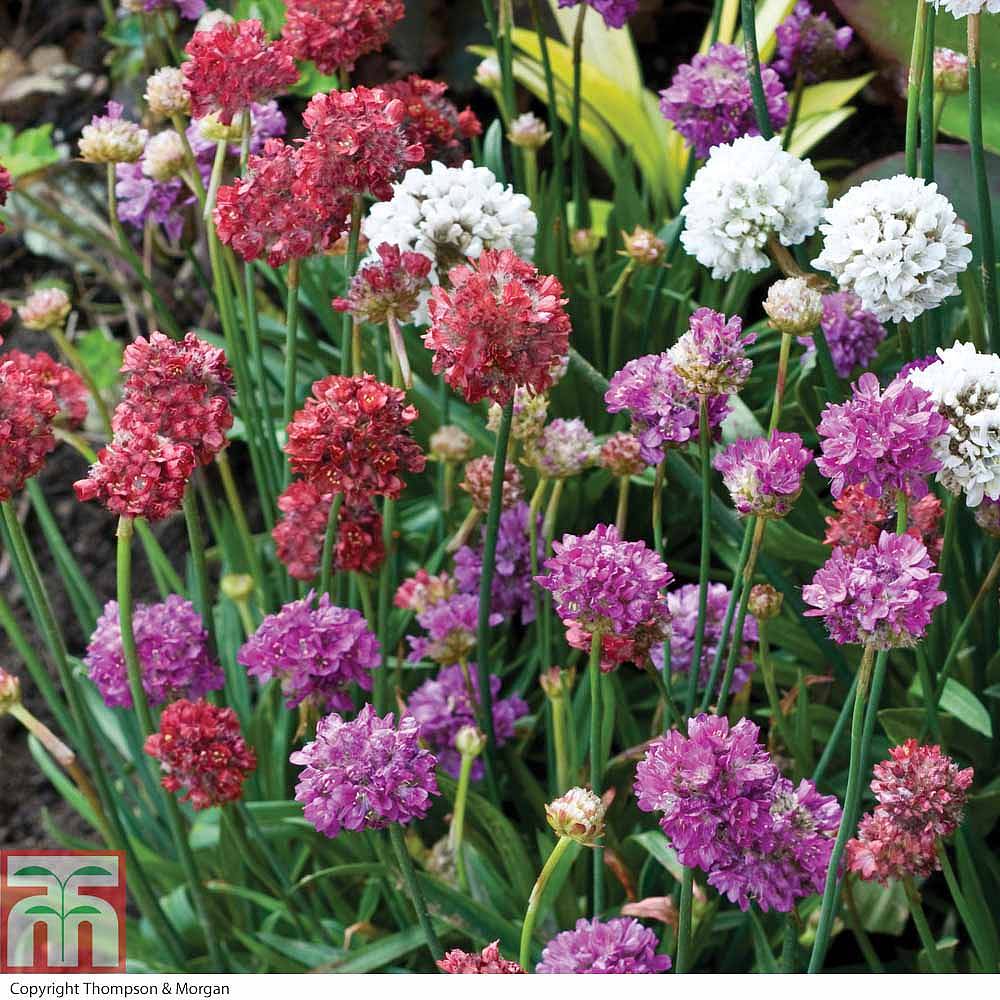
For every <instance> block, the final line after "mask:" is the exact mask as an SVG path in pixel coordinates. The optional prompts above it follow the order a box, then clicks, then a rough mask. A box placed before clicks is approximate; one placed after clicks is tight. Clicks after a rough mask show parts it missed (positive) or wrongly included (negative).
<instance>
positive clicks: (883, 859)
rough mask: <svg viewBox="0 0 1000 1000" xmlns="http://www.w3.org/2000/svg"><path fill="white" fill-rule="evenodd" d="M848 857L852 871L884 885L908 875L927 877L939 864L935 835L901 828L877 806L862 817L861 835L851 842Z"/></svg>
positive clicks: (848, 865) (859, 825) (866, 879)
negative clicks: (930, 835)
mask: <svg viewBox="0 0 1000 1000" xmlns="http://www.w3.org/2000/svg"><path fill="white" fill-rule="evenodd" d="M846 857H847V868H848V871H852V872H857V873H858V875H860V876H861V878H863V879H864V880H865V881H866V882H869V881H871V880H872V879H876V880H877V881H879V882H881V883H882V885H885V884H886V883H887V882H889V881H890V880H891V879H898V878H903V877H904V876H906V875H910V876H913V877H915V878H927V876H929V875H932V874H933V873H934V872H935V871H937V868H938V859H937V853H936V851H935V847H934V838H933V837H924V836H920V835H918V834H913V833H909V832H907V831H905V830H901V829H900V828H899V827H898V826H896V824H895V823H893V822H892V820H891V819H890V818H889V817H888V816H886V815H885V814H884V813H881V812H879V811H878V810H877V809H876V810H875V812H873V813H867V814H866V815H865V816H863V817H862V818H861V822H860V823H859V824H858V836H857V837H856V838H853V839H851V840H849V841H848V842H847V855H846Z"/></svg>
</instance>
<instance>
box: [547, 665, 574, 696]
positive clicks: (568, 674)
mask: <svg viewBox="0 0 1000 1000" xmlns="http://www.w3.org/2000/svg"><path fill="white" fill-rule="evenodd" d="M574 680H576V670H575V669H574V668H573V667H570V668H569V670H563V669H562V668H561V667H549V669H548V670H546V671H544V672H543V673H542V675H541V676H540V677H539V678H538V683H539V684H541V686H542V690H543V691H544V692H545V696H546V697H547V698H549V699H550V700H551V701H558V700H559V699H560V698H564V697H565V696H566V695H568V694H569V693H570V691H572V690H573V682H574Z"/></svg>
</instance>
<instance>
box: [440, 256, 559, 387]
mask: <svg viewBox="0 0 1000 1000" xmlns="http://www.w3.org/2000/svg"><path fill="white" fill-rule="evenodd" d="M448 277H449V279H450V282H451V285H452V287H451V288H450V289H446V288H444V287H442V286H438V287H436V288H435V289H434V290H433V292H432V296H433V297H432V298H431V302H430V315H431V328H430V330H429V331H428V332H427V333H426V334H424V343H425V344H426V345H427V347H428V348H430V349H431V350H432V351H434V363H433V369H434V372H435V373H441V372H444V376H445V379H446V381H447V382H448V384H449V385H451V386H452V387H453V388H455V389H458V390H460V391H461V392H462V393H463V395H464V396H465V398H466V400H467V401H468V402H470V403H476V402H478V401H479V400H481V399H486V398H489V399H492V400H493V401H494V402H495V403H499V404H500V405H501V406H503V405H504V404H506V403H508V402H509V401H510V400H511V399H513V397H514V390H515V389H517V388H518V386H522V385H523V386H527V387H528V388H529V389H531V390H532V391H534V392H536V393H539V392H544V391H545V390H546V389H548V388H549V386H551V385H552V383H553V370H554V369H555V367H556V366H557V365H558V364H559V362H560V361H561V359H562V357H563V356H564V355H565V354H566V352H567V351H568V350H569V334H570V322H569V317H568V316H567V315H566V312H565V310H564V309H563V306H564V305H565V304H566V299H564V298H563V297H562V291H563V289H562V285H561V284H560V283H559V280H558V279H557V278H554V277H551V276H542V275H539V273H538V271H537V270H536V269H535V268H534V267H533V266H532V265H531V264H528V263H527V262H526V261H523V260H521V259H520V258H519V257H518V256H517V254H515V253H514V252H513V251H512V250H501V251H495V250H484V251H483V253H482V256H480V258H479V260H478V261H474V262H472V264H471V265H468V266H466V265H462V266H459V267H453V268H452V269H451V271H450V272H449V275H448Z"/></svg>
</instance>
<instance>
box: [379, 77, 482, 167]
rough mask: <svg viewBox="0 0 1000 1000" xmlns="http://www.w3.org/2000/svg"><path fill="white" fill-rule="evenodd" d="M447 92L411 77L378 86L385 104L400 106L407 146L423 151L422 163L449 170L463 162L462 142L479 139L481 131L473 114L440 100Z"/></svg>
mask: <svg viewBox="0 0 1000 1000" xmlns="http://www.w3.org/2000/svg"><path fill="white" fill-rule="evenodd" d="M447 89H448V88H447V86H446V85H445V84H443V83H438V82H437V81H436V80H425V79H424V78H423V77H420V76H417V75H415V74H413V75H411V76H408V77H407V78H406V79H405V80H396V81H394V82H392V83H386V84H383V85H382V91H383V92H384V93H385V94H386V96H387V97H388V98H389V100H398V101H402V102H403V106H404V107H405V109H406V115H405V117H404V118H403V123H402V124H403V133H404V134H405V135H406V138H407V139H408V140H409V142H410V143H412V144H413V145H415V146H420V147H421V149H423V151H424V159H423V162H424V163H432V162H434V161H438V162H440V163H443V164H445V165H446V166H449V167H451V166H458V165H459V164H460V163H462V162H463V161H464V160H465V142H464V141H463V140H466V139H471V138H472V137H473V136H475V135H479V134H480V133H481V132H482V130H483V127H482V125H481V124H480V123H479V119H478V118H477V117H476V114H475V112H474V111H471V110H470V109H469V108H466V109H465V110H464V111H459V110H458V108H456V107H455V105H454V104H452V102H451V101H449V100H448V98H447V97H445V96H444V95H445V92H446V91H447Z"/></svg>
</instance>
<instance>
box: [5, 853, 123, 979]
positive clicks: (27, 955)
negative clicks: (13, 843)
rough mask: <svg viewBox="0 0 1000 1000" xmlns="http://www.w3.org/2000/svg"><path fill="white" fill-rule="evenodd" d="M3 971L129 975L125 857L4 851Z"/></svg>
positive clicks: (119, 855)
mask: <svg viewBox="0 0 1000 1000" xmlns="http://www.w3.org/2000/svg"><path fill="white" fill-rule="evenodd" d="M0 928H2V930H0V972H62V973H66V972H88V973H94V972H124V971H125V855H124V853H123V852H121V851H70V852H64V851H0Z"/></svg>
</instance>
